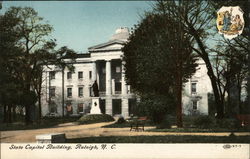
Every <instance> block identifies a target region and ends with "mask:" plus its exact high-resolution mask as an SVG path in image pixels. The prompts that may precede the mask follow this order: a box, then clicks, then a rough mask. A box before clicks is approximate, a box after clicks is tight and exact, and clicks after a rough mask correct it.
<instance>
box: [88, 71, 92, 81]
mask: <svg viewBox="0 0 250 159" xmlns="http://www.w3.org/2000/svg"><path fill="white" fill-rule="evenodd" d="M89 79H92V71H89Z"/></svg>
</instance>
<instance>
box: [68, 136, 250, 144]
mask: <svg viewBox="0 0 250 159" xmlns="http://www.w3.org/2000/svg"><path fill="white" fill-rule="evenodd" d="M249 140H250V136H234V135H232V136H222V137H221V136H191V135H190V136H188V135H185V136H184V135H183V136H175V135H167V136H100V137H86V138H76V139H67V140H66V142H67V143H248V142H249Z"/></svg>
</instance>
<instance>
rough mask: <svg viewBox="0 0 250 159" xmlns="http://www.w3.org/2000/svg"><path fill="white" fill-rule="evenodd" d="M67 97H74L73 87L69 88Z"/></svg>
mask: <svg viewBox="0 0 250 159" xmlns="http://www.w3.org/2000/svg"><path fill="white" fill-rule="evenodd" d="M67 97H69V98H70V97H72V88H67Z"/></svg>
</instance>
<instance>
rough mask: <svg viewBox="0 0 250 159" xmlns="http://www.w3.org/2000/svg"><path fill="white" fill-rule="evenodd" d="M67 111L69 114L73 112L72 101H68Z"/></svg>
mask: <svg viewBox="0 0 250 159" xmlns="http://www.w3.org/2000/svg"><path fill="white" fill-rule="evenodd" d="M66 113H67V116H68V115H70V114H73V107H72V104H71V101H67V102H66Z"/></svg>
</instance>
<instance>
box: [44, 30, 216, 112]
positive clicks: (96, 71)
mask: <svg viewBox="0 0 250 159" xmlns="http://www.w3.org/2000/svg"><path fill="white" fill-rule="evenodd" d="M128 37H129V30H128V29H127V28H119V29H117V30H116V32H115V34H114V35H113V36H112V37H111V39H110V40H109V41H108V42H106V43H102V44H99V45H96V46H93V47H90V48H89V49H88V53H86V54H78V57H77V59H76V61H75V62H74V64H73V65H74V67H75V70H74V72H72V71H70V70H68V69H67V68H65V69H64V70H62V69H61V68H57V67H55V66H53V65H52V66H49V67H44V73H43V83H42V97H41V101H42V114H43V116H44V115H47V114H50V113H54V114H57V115H58V116H62V115H63V114H64V115H79V114H87V113H89V112H90V109H91V108H90V107H91V101H92V100H91V99H92V98H93V96H94V95H93V91H92V85H93V83H94V82H95V81H96V82H97V85H98V88H99V97H100V109H101V112H102V113H105V114H110V115H113V116H114V115H118V114H119V115H122V116H124V117H129V116H130V115H131V114H133V108H134V106H135V104H136V95H135V94H133V93H132V92H131V90H130V86H129V85H127V84H126V81H125V71H124V65H123V64H124V63H123V61H122V57H123V52H122V47H123V45H124V44H125V42H126V41H127V39H128ZM210 91H211V86H210V83H209V79H208V76H207V71H206V67H205V64H204V63H203V62H202V60H200V61H199V69H198V70H197V72H196V73H195V75H194V76H193V77H192V78H191V79H190V80H189V82H187V83H186V84H185V88H184V91H183V110H184V111H183V112H184V113H185V114H192V112H200V113H202V114H208V98H207V94H208V92H210Z"/></svg>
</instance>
